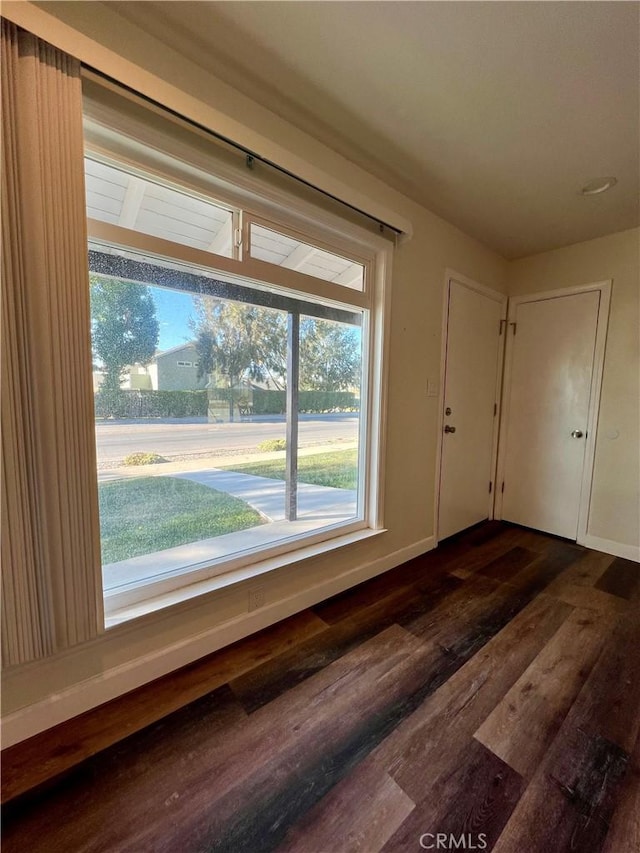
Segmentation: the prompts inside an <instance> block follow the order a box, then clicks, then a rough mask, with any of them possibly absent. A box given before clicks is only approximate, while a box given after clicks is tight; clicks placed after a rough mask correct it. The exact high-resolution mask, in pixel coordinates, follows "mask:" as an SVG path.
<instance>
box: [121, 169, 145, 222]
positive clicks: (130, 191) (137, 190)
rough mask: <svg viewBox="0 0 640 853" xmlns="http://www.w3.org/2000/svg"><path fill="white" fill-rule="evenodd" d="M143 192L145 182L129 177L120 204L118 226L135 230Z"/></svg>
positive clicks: (132, 176)
mask: <svg viewBox="0 0 640 853" xmlns="http://www.w3.org/2000/svg"><path fill="white" fill-rule="evenodd" d="M144 191H145V182H144V181H143V180H142V179H141V178H136V177H135V176H134V175H130V177H129V183H128V184H127V189H126V190H125V194H124V200H123V202H122V210H121V211H120V216H119V217H118V225H120V226H121V227H122V228H135V225H136V219H137V218H138V213H139V211H140V205H141V204H142V199H143V197H144Z"/></svg>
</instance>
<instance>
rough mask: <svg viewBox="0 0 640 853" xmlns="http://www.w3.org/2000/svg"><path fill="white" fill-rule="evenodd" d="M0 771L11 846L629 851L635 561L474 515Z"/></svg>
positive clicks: (637, 676)
mask: <svg viewBox="0 0 640 853" xmlns="http://www.w3.org/2000/svg"><path fill="white" fill-rule="evenodd" d="M2 758H3V766H2V770H3V799H4V800H5V806H4V820H3V838H2V840H3V849H4V851H5V853H12V851H16V852H17V851H20V853H22V851H24V850H29V851H36V852H37V851H46V853H51V851H64V853H75V851H96V853H97V851H105V853H107V851H109V853H110V852H111V851H118V853H120V851H136V853H146V851H149V853H156V851H157V852H158V853H162V851H166V853H172V852H173V851H179V852H180V853H204V851H212V853H213V851H229V853H244V851H247V853H248V852H249V851H251V853H254V851H270V850H280V851H287V853H294V851H296V853H351V851H360V853H377V851H385V853H391V851H394V853H404V851H419V850H421V849H426V848H425V847H424V846H423V847H421V845H420V838H421V837H422V838H423V841H424V844H429V843H435V838H436V836H437V834H438V833H440V836H439V837H440V838H441V839H442V838H445V837H446V839H447V842H446V844H447V845H448V846H442V847H441V848H440V849H486V850H495V851H498V853H516V851H517V853H549V851H553V853H565V851H566V853H569V851H580V853H587V851H588V853H596V851H602V853H631V852H632V851H633V853H638V851H639V850H640V817H639V814H640V566H639V565H638V564H636V563H633V562H630V561H628V560H621V559H616V558H614V557H609V556H607V555H604V554H599V553H596V552H593V551H588V550H586V549H584V548H581V547H579V546H576V545H574V544H571V543H567V542H565V541H562V540H558V539H555V538H553V537H549V536H545V535H543V534H539V533H535V532H533V531H529V530H524V529H521V528H517V527H515V526H511V525H505V524H501V523H497V522H488V523H486V524H484V525H481V526H479V527H478V528H475V529H473V530H471V531H467V532H466V533H465V534H462V535H461V536H458V537H455V538H454V539H452V540H450V541H449V542H447V543H445V544H444V545H442V546H441V547H440V548H438V549H437V550H436V551H434V552H432V553H430V554H427V555H424V556H423V557H419V558H416V559H415V560H412V561H410V562H408V563H405V564H404V565H403V566H399V567H398V568H397V569H394V570H393V571H391V572H387V573H386V574H385V575H382V576H380V577H378V578H375V579H374V580H372V581H369V582H367V583H365V584H362V585H361V586H359V587H357V588H355V589H353V590H349V591H347V592H346V593H344V594H342V595H340V596H336V597H335V598H333V599H331V600H329V601H327V602H323V603H322V604H320V605H318V606H316V607H314V608H312V609H310V610H308V611H305V612H304V613H300V614H298V615H296V616H294V617H292V618H291V619H288V620H286V621H284V622H282V623H280V624H279V625H276V626H273V627H272V628H269V629H267V630H265V631H262V632H261V633H260V634H257V635H255V636H253V637H250V638H248V639H246V640H243V641H241V642H239V643H236V644H235V645H234V646H231V647H229V648H228V649H224V650H222V651H220V652H218V653H216V654H214V655H211V656H210V657H208V658H206V659H204V660H201V661H198V662H197V663H195V664H193V665H192V666H189V667H186V668H185V669H183V670H181V671H180V672H178V673H174V674H173V675H171V676H168V677H167V678H164V679H161V680H159V681H157V682H154V683H153V684H151V685H147V686H146V687H144V688H141V689H140V690H137V691H135V692H133V693H131V694H128V695H127V696H124V697H122V698H121V699H118V700H115V701H113V702H110V703H108V704H107V705H104V706H102V707H101V708H98V709H96V710H95V711H93V712H90V713H87V714H83V715H82V716H81V717H78V718H76V719H75V720H70V721H69V722H67V723H64V724H62V725H61V726H57V727H56V728H55V729H52V730H51V731H49V732H45V733H43V734H41V735H38V736H36V737H34V738H31V739H30V740H29V741H26V742H25V743H23V744H17V745H16V746H15V747H12V748H10V749H8V750H5V751H4V753H3V755H2ZM427 834H430V835H427ZM462 836H464V843H465V845H464V846H461V841H460V839H461V837H462ZM473 845H475V847H474V846H473Z"/></svg>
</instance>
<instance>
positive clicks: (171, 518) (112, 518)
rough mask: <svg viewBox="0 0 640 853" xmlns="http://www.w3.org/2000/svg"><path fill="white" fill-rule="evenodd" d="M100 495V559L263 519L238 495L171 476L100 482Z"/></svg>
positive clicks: (142, 551)
mask: <svg viewBox="0 0 640 853" xmlns="http://www.w3.org/2000/svg"><path fill="white" fill-rule="evenodd" d="M99 497H100V530H101V534H102V562H103V564H107V563H116V562H118V561H119V560H127V559H129V558H130V557H138V556H140V555H141V554H152V553H153V552H154V551H162V550H163V549H164V548H173V547H174V546H175V545H186V544H187V543H189V542H197V541H199V540H200V539H208V538H209V537H212V536H221V535H222V534H223V533H234V532H235V531H236V530H245V529H246V528H247V527H256V526H257V525H258V524H262V523H263V519H262V518H261V516H260V514H259V513H258V512H256V510H254V509H252V508H251V507H250V506H248V505H247V504H246V503H245V502H244V501H242V500H240V499H239V498H234V497H232V496H231V495H227V494H225V493H224V492H218V491H216V490H215V489H210V488H209V487H208V486H203V485H201V484H200V483H192V482H191V481H190V480H181V479H179V478H176V477H140V478H136V479H134V480H117V481H115V482H112V483H101V484H100V487H99Z"/></svg>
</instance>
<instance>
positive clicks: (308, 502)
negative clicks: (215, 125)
mask: <svg viewBox="0 0 640 853" xmlns="http://www.w3.org/2000/svg"><path fill="white" fill-rule="evenodd" d="M89 124H90V122H89ZM94 137H95V128H92V130H91V132H90V133H89V140H91V139H93V138H94ZM125 142H126V140H125ZM116 147H117V148H118V150H121V149H122V139H120V140H119V146H116ZM143 160H144V158H143V157H142V158H141V157H140V156H139V154H138V160H137V161H135V162H133V163H132V162H131V159H130V158H123V159H122V160H119V159H118V156H117V154H114V153H113V152H109V151H106V152H105V150H104V147H102V146H100V147H99V149H98V150H96V152H95V153H94V150H92V146H91V143H90V142H89V146H88V151H87V157H86V165H85V174H86V187H87V218H88V224H89V229H88V230H89V272H90V299H91V342H92V361H93V364H92V372H93V390H94V410H95V435H96V458H97V471H96V474H97V489H98V500H99V527H100V550H101V560H102V580H103V589H104V602H105V614H106V618H107V624H114V623H116V622H118V621H121V619H122V618H128V617H129V616H130V615H138V614H140V613H143V612H144V609H145V602H146V601H151V600H153V602H154V603H153V605H152V606H154V607H155V606H157V601H158V599H159V598H161V597H162V595H163V594H164V593H171V594H173V593H174V592H175V590H178V589H183V588H187V587H190V588H191V587H192V586H193V585H194V584H197V583H198V582H200V581H204V580H210V579H212V578H215V577H216V576H219V575H224V574H225V573H228V572H230V571H233V570H235V569H236V568H238V567H250V566H251V565H254V564H255V565H259V564H260V563H261V562H262V561H264V560H266V559H270V558H273V557H274V556H277V555H279V554H287V553H291V552H295V550H296V549H299V548H301V547H305V546H307V545H318V544H321V543H331V542H332V541H333V540H335V541H336V542H339V541H340V537H341V536H344V535H345V534H353V533H354V532H357V531H358V530H362V531H365V530H367V529H371V528H376V527H379V526H380V502H379V500H378V483H377V479H376V471H377V467H376V455H377V452H378V448H377V447H376V442H378V441H379V428H378V425H377V423H376V418H377V417H379V413H380V406H381V401H380V396H379V395H380V388H379V381H380V370H379V367H380V359H379V358H378V359H374V358H372V348H373V347H375V346H377V347H378V348H379V346H380V343H379V341H380V331H381V323H380V317H379V316H378V315H379V313H381V312H380V310H379V309H378V315H377V314H376V312H375V305H376V301H375V296H376V269H375V259H376V256H377V251H376V248H374V246H373V241H372V246H371V247H369V249H367V246H366V243H365V244H364V245H363V243H362V241H361V240H360V241H359V242H358V241H355V242H354V243H353V247H352V248H351V249H350V248H349V247H350V244H349V236H348V235H349V229H348V228H344V229H341V233H340V236H339V239H336V240H335V245H334V243H333V242H332V237H331V233H330V232H327V231H324V230H323V229H322V228H321V227H318V228H317V230H316V229H313V228H311V229H310V228H309V225H308V219H306V218H305V226H304V227H305V228H306V230H301V228H300V225H299V224H297V223H296V222H295V217H292V216H291V207H289V209H288V210H287V216H286V222H285V221H278V219H275V218H274V219H273V220H272V219H269V218H268V216H266V215H265V210H264V208H261V207H260V204H259V201H260V200H259V198H258V197H257V198H256V201H257V202H258V204H257V205H256V208H255V209H251V208H250V207H248V206H247V202H246V193H245V195H244V198H243V199H234V198H233V197H232V194H231V196H230V194H229V192H228V187H227V188H226V192H225V193H223V194H222V198H219V197H214V196H213V195H211V194H209V193H207V192H205V191H204V188H202V189H201V188H196V189H194V182H193V174H192V173H191V174H190V180H189V182H185V184H181V183H180V176H179V174H178V175H176V172H175V171H174V170H173V169H172V168H168V169H167V176H166V178H165V177H164V176H163V175H162V173H161V170H159V169H158V165H157V162H156V163H154V168H153V169H152V170H150V171H149V172H146V171H145V166H144V162H143ZM207 189H208V188H207ZM242 235H245V237H246V241H244V240H243V239H242ZM378 304H380V299H379V294H378ZM123 614H124V615H123Z"/></svg>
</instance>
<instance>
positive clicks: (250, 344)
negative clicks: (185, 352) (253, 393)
mask: <svg viewBox="0 0 640 853" xmlns="http://www.w3.org/2000/svg"><path fill="white" fill-rule="evenodd" d="M194 307H195V312H196V317H195V320H194V322H193V330H194V332H195V335H196V349H197V351H198V356H199V368H198V375H199V376H203V375H205V374H213V375H216V374H217V375H218V376H219V377H220V378H221V379H222V380H223V381H224V382H225V384H226V386H227V388H228V390H229V417H230V419H231V420H233V419H234V405H235V391H236V389H237V387H238V385H239V384H240V382H241V381H242V380H243V379H253V380H254V381H264V380H265V379H266V378H267V377H270V378H271V379H272V380H273V381H274V384H275V385H276V387H277V383H278V381H280V382H282V381H283V377H284V371H285V365H286V321H285V316H284V314H282V312H279V311H273V310H270V309H269V308H261V307H259V306H257V305H246V304H244V303H238V302H229V301H227V300H223V299H214V298H211V297H198V296H196V297H194Z"/></svg>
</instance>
